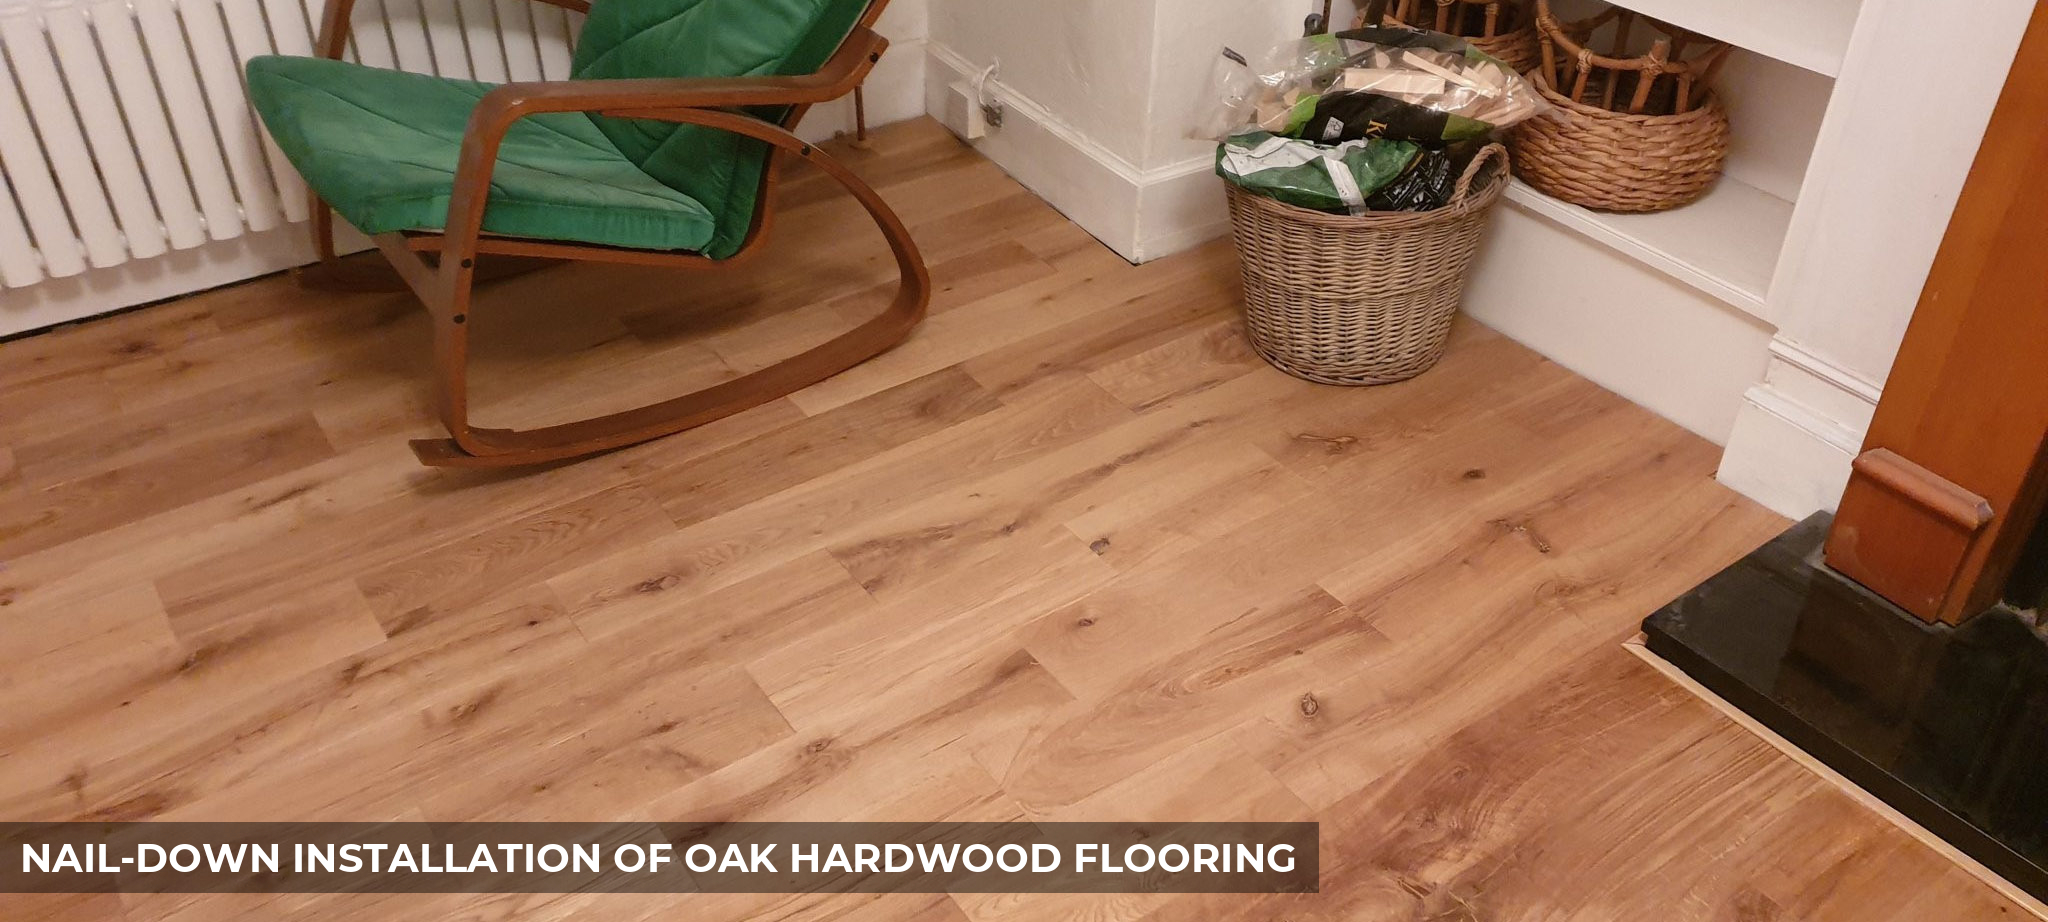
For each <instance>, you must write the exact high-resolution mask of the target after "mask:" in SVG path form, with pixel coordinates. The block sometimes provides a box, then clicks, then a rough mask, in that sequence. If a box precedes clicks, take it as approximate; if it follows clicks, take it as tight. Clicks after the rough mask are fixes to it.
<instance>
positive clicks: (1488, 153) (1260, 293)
mask: <svg viewBox="0 0 2048 922" xmlns="http://www.w3.org/2000/svg"><path fill="white" fill-rule="evenodd" d="M1506 161H1507V151H1506V149H1505V148H1502V147H1501V146H1500V145H1498V144H1494V145H1488V146H1487V147H1486V148H1485V149H1484V150H1483V151H1481V152H1480V153H1479V155H1478V156H1476V157H1474V158H1473V159H1472V163H1471V164H1470V165H1469V166H1467V167H1466V169H1465V174H1464V175H1463V176H1461V177H1459V178H1458V185H1457V188H1456V191H1455V193H1454V194H1453V196H1452V199H1451V203H1450V204H1449V205H1446V206H1444V207H1442V208H1439V209H1436V210H1434V211H1421V212H1386V213H1382V214H1370V215H1360V216H1351V215H1333V214H1324V213H1322V212H1320V211H1310V210H1308V209H1306V208H1296V207H1294V206H1293V205H1288V204H1284V203H1282V202H1277V201H1274V200H1273V199H1270V198H1266V197H1264V196H1261V195H1256V194H1254V193H1250V192H1246V191H1243V190H1241V189H1239V188H1238V187H1236V186H1234V185H1233V186H1227V187H1226V188H1227V189H1228V191H1229V196H1230V225H1231V230H1232V232H1233V234H1234V235H1235V236H1236V238H1237V251H1238V256H1239V258H1240V261H1241V262H1242V264H1243V273H1244V300H1245V331H1246V333H1247V334H1248V335H1249V337H1250V339H1251V342H1252V348H1253V349H1255V350H1257V351H1258V353H1259V355H1260V356H1262V357H1264V358H1265V360H1266V361H1268V362H1271V363H1272V364H1273V366H1274V367H1276V368H1279V369H1280V370H1281V371H1284V372H1287V373H1288V374H1291V375H1293V376H1295V377H1297V378H1304V379H1307V380H1309V381H1315V382H1319V383H1322V384H1352V385H1357V384H1391V383H1393V382H1395V381H1405V380H1407V379H1409V378H1412V377H1415V376H1416V375H1419V374H1421V373H1423V372H1425V371H1428V370H1429V367H1430V366H1432V365H1435V364H1436V361H1437V359H1439V358H1442V357H1443V353H1444V344H1445V343H1446V341H1447V340H1448V339H1449V337H1450V333H1451V321H1452V320H1453V319H1454V318H1455V317H1456V316H1457V313H1458V301H1459V299H1460V298H1461V297H1462V296H1463V295H1464V292H1465V274H1466V270H1467V269H1468V268H1469V267H1470V266H1471V264H1472V254H1473V253H1474V251H1476V250H1477V248H1478V246H1479V237H1480V234H1481V232H1483V231H1484V230H1485V229H1486V222H1487V218H1488V217H1489V216H1490V215H1491V213H1492V209H1493V206H1494V203H1496V202H1498V201H1499V200H1500V195H1501V192H1502V191H1503V190H1504V189H1506V188H1507V182H1508V171H1507V163H1506Z"/></svg>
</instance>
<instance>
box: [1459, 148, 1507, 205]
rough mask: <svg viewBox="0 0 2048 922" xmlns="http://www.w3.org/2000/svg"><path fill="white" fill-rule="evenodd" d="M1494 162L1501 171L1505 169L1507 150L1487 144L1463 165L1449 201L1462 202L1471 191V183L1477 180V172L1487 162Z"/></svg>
mask: <svg viewBox="0 0 2048 922" xmlns="http://www.w3.org/2000/svg"><path fill="white" fill-rule="evenodd" d="M1494 160H1498V161H1500V168H1501V169H1507V165H1508V149H1507V148H1505V147H1502V146H1501V145H1499V144H1488V145H1486V146H1485V147H1483V148H1481V149H1480V151H1479V153H1477V154H1475V155H1473V157H1472V162H1471V163H1468V164H1465V172H1464V174H1463V175H1461V176H1459V177H1458V185H1457V187H1456V188H1454V189H1453V190H1451V201H1453V202H1462V201H1464V200H1465V195H1466V193H1469V192H1471V191H1472V181H1473V180H1475V179H1478V178H1479V171H1480V170H1481V169H1483V168H1484V167H1485V166H1486V164H1487V162H1488V161H1494Z"/></svg>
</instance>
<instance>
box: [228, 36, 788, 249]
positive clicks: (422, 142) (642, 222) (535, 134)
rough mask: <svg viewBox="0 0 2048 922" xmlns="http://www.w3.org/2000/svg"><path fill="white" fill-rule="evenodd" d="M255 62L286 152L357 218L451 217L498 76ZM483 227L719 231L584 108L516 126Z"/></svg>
mask: <svg viewBox="0 0 2048 922" xmlns="http://www.w3.org/2000/svg"><path fill="white" fill-rule="evenodd" d="M623 5H629V6H630V5H632V0H626V2H625V3H624V4H623ZM248 71H249V97H250V99H251V101H253V102H254V103H255V105H256V111H257V112H258V113H259V114H261V115H262V116H263V123H264V124H265V125H268V126H269V127H270V132H271V135H272V136H273V137H275V138H276V139H277V146H278V148H279V149H280V150H282V151H284V153H285V156H287V157H289V158H290V159H291V161H292V164H293V165H294V166H296V167H298V169H299V173H300V174H301V175H303V176H305V178H306V182H307V183H309V184H310V185H312V187H313V188H314V189H315V190H318V191H319V193H320V196H321V198H324V199H326V200H327V202H328V203H329V204H331V205H333V206H334V210H335V211H337V212H339V213H340V214H341V216H342V217H344V218H347V219H348V222H349V223H350V224H353V225H355V226H356V228H357V229H359V230H361V231H363V232H364V233H369V234H380V233H385V232H388V231H399V230H431V229H439V228H440V227H441V226H442V225H443V224H444V223H446V221H447V219H448V198H449V194H450V191H451V189H452V188H453V186H454V177H455V161H456V158H457V155H458V154H459V152H460V151H461V149H462V136H463V129H464V128H465V126H466V125H467V124H468V121H469V115H470V110H472V109H474V108H475V107H476V102H477V100H478V99H479V98H481V97H482V96H483V94H484V93H486V92H488V91H489V90H490V89H491V86H490V85H489V84H484V83H475V82H472V81H468V80H450V79H445V78H441V77H431V76H424V75H420V74H410V73H404V72H400V71H394V70H381V69H378V68H372V67H363V66H360V65H356V64H349V63H346V62H342V61H330V60H325V59H321V58H299V57H274V56H265V57H258V58H254V59H251V60H250V61H249V68H248ZM750 207H751V206H750ZM483 228H484V230H485V231H488V232H490V233H493V234H502V235H506V236H513V237H534V238H540V239H546V240H565V241H580V242H583V243H596V244H605V245H610V246H622V247H637V248H644V249H659V250H707V248H708V247H709V246H710V244H711V241H712V238H713V237H714V235H715V234H716V232H717V230H718V229H717V227H716V219H715V218H714V217H713V215H712V213H711V211H710V210H708V209H706V208H705V207H704V206H703V205H702V204H699V203H698V200H697V199H696V198H695V197H693V196H691V195H690V194H689V193H688V192H685V191H681V190H679V189H678V188H676V187H673V186H670V185H667V184H664V183H662V182H661V181H659V180H657V179H655V178H654V177H652V176H649V175H648V174H647V172H646V171H644V170H642V169H641V168H640V167H639V166H638V165H636V164H635V162H634V161H633V160H632V159H629V158H628V157H627V156H626V155H625V154H623V153H621V152H620V151H619V149H618V147H616V146H614V145H613V143H612V141H611V140H610V138H608V137H607V136H606V135H605V133H604V132H602V131H599V130H598V128H597V126H596V125H594V124H592V122H591V120H590V118H589V117H587V116H585V115H583V114H582V113H578V112H569V113H559V114H550V115H539V116H532V117H528V118H524V119H521V120H519V121H518V122H515V123H514V124H513V126H512V129H511V131H510V132H508V133H507V134H506V136H505V143H504V147H503V148H502V149H501V150H500V152H499V155H498V166H497V169H496V171H495V172H494V173H493V174H492V176H491V195H490V199H489V200H488V202H487V204H486V207H485V211H484V222H483ZM741 232H742V234H744V229H742V231H741Z"/></svg>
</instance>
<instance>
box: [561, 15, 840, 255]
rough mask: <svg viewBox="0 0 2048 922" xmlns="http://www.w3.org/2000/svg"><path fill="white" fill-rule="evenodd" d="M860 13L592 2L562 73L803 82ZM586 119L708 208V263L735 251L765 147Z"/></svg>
mask: <svg viewBox="0 0 2048 922" xmlns="http://www.w3.org/2000/svg"><path fill="white" fill-rule="evenodd" d="M867 6H868V0H597V2H595V3H593V4H591V10H590V16H589V18H588V19H587V20H586V21H585V22H584V24H583V34H582V36H581V37H580V38H579V39H578V40H577V45H576V61H575V66H574V69H573V70H572V71H571V73H572V75H573V76H575V77H576V78H578V79H586V80H588V79H596V80H604V79H614V78H622V77H755V76H770V75H778V74H780V75H791V74H807V73H811V72H813V71H816V70H817V69H818V68H819V67H821V66H823V65H824V63H825V62H826V61H827V60H829V59H831V57H832V54H833V52H835V51H837V50H838V49H839V45H840V44H841V43H842V42H844V41H845V40H846V35H847V33H849V32H851V31H853V26H854V24H855V23H857V22H859V21H860V17H861V14H862V13H863V12H865V11H866V9H867ZM760 114H763V115H765V116H767V117H771V118H772V117H774V116H775V115H776V113H760ZM591 121H593V122H595V123H596V124H597V127H598V129H599V130H600V131H603V132H604V134H605V136H606V137H608V138H610V139H611V141H612V143H613V144H616V145H617V146H618V149H619V150H620V151H622V152H624V153H625V155H626V156H627V158H629V159H631V160H632V161H633V162H634V163H637V164H639V165H640V166H641V168H642V169H645V170H646V171H647V172H648V173H649V174H652V175H653V176H654V177H655V178H657V179H659V180H661V181H662V182H664V183H667V184H668V185H669V186H671V187H673V188H676V189H680V190H682V191H684V192H687V193H689V194H690V195H691V196H692V197H694V198H696V199H697V200H698V201H700V202H703V203H704V204H705V205H706V206H707V207H709V208H710V209H711V212H712V214H713V216H714V217H715V218H716V220H717V228H718V229H717V231H716V233H715V234H714V236H713V238H712V241H711V243H710V244H709V245H708V246H707V248H706V250H705V252H706V253H707V254H708V255H711V256H714V257H719V256H727V255H731V253H732V252H733V251H735V250H737V249H738V248H739V246H740V244H741V242H743V241H744V240H745V238H746V234H747V228H748V225H749V224H750V223H752V221H753V216H754V200H755V197H756V196H757V195H758V193H759V191H760V184H761V171H762V170H763V169H764V168H765V166H766V164H767V159H768V147H767V145H765V144H763V143H761V142H759V141H755V140H753V139H750V138H742V137H738V136H736V135H731V134H727V133H725V132H721V131H716V130H714V129H709V128H702V127H698V126H695V125H676V124H672V123H663V122H649V121H642V120H633V119H619V118H608V117H605V116H593V117H592V118H591Z"/></svg>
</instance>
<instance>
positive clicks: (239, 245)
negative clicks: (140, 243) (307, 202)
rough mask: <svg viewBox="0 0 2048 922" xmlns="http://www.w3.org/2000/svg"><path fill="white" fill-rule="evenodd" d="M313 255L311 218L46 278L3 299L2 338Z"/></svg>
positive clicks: (343, 241)
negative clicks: (149, 256)
mask: <svg viewBox="0 0 2048 922" xmlns="http://www.w3.org/2000/svg"><path fill="white" fill-rule="evenodd" d="M337 224H338V225H339V226H337V227H336V228H335V244H336V247H337V248H338V249H339V250H340V251H341V252H343V253H354V252H357V251H359V250H366V249H369V248H370V242H369V240H368V239H366V238H364V237H363V236H362V235H361V234H358V233H356V232H355V231H354V230H353V229H352V228H349V227H347V226H346V225H345V224H340V222H337ZM312 261H313V242H312V240H311V237H310V235H309V233H308V231H307V230H306V225H305V224H286V225H284V226H282V227H276V228H272V229H270V230H267V231H262V232H260V233H254V234H247V235H244V236H241V237H236V238H233V239H231V240H214V241H210V242H208V243H205V244H201V245H199V246H196V247H193V248H192V249H189V250H172V251H171V252H169V253H166V254H164V255H162V256H156V257H152V258H149V259H136V260H130V261H128V262H125V263H122V264H120V265H118V266H109V267H107V268H104V269H91V270H87V271H86V272H83V273H80V274H78V275H73V276H69V277H66V278H57V279H46V280H44V281H41V282H38V283H36V284H34V285H30V286H28V287H26V288H17V289H9V290H8V291H7V292H6V294H5V296H4V297H0V336H11V335H14V334H17V333H25V332H29V331H31V330H41V329H44V328H47V327H54V326H58V325H61V324H65V323H71V322H73V321H77V320H84V319H87V318H90V317H96V316H99V315H101V314H106V313H111V312H113V311H117V310H121V309H123V308H129V307H135V306H137V305H142V304H148V303H150V302H153V301H162V300H165V299H167V298H175V297H178V296H180V295H187V294H191V293H193V292H198V291H205V290H207V289H209V288H218V287H220V286H222V285H228V284H232V283H234V282H239V281H242V280H244V279H252V278H255V277H257V276H259V275H268V274H270V273H272V272H281V271H283V270H285V269H290V268H292V267H294V266H303V265H305V264H307V263H310V262H312Z"/></svg>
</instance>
